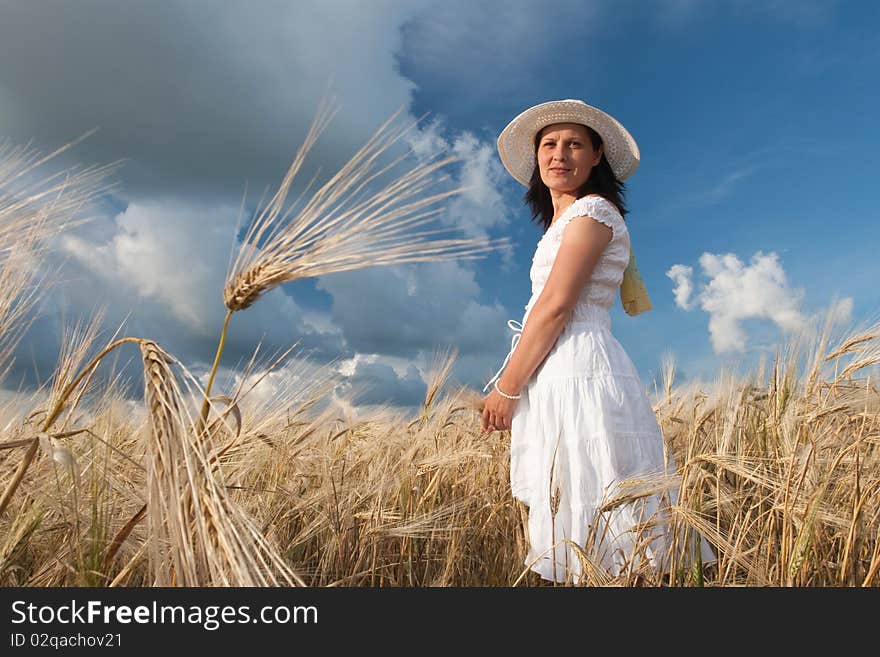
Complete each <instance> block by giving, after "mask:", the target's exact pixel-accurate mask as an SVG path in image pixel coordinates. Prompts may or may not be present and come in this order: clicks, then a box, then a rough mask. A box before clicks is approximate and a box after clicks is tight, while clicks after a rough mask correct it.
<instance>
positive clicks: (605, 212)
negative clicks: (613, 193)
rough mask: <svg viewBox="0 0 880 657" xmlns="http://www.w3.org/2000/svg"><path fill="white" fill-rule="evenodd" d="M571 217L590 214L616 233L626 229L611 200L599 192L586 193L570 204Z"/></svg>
mask: <svg viewBox="0 0 880 657" xmlns="http://www.w3.org/2000/svg"><path fill="white" fill-rule="evenodd" d="M572 206H573V207H572V210H573V211H572V212H571V213H570V216H571V217H579V216H590V217H592V218H593V219H595V220H596V221H599V222H601V223H603V224H606V225H607V226H609V227H610V228H611V229H612V230H613V231H614V234H615V235H616V234H617V233H619V232H622V231H625V230H626V222H625V221H624V220H623V216H622V215H621V214H620V211H619V210H618V209H617V206H616V205H614V204H613V203H612V202H611V201H609V200H608V199H606V198H605V197H604V196H600V195H599V194H587V195H586V196H581V197H580V198H579V199H578V200H576V201H575V202H574V203H573V204H572Z"/></svg>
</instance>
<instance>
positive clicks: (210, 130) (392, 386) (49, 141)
mask: <svg viewBox="0 0 880 657" xmlns="http://www.w3.org/2000/svg"><path fill="white" fill-rule="evenodd" d="M471 9H472V11H473V12H474V13H475V15H476V17H478V18H479V19H480V20H483V21H484V22H488V23H491V22H492V21H495V20H498V18H497V16H498V15H499V13H498V12H497V11H495V10H494V9H491V8H486V7H484V6H480V7H478V8H474V7H471ZM503 15H505V16H508V14H503ZM503 20H505V21H508V22H509V23H510V24H509V25H508V26H507V27H508V28H509V30H508V33H509V34H510V35H514V36H515V35H517V34H523V33H528V32H530V31H531V29H532V23H531V21H530V19H526V18H525V17H524V16H523V14H522V12H509V16H508V18H504V19H503ZM423 23H427V25H423V27H424V30H425V31H424V32H423V33H422V36H424V37H425V38H426V39H428V38H430V43H428V42H427V41H425V42H424V44H422V43H419V41H418V40H416V41H413V39H412V37H413V34H414V33H418V32H419V30H421V29H422V27H420V25H422V24H423ZM453 24H455V25H456V26H457V27H456V30H453V31H452V32H449V31H447V27H448V26H449V25H453ZM469 24H470V25H474V23H469ZM460 27H461V23H460V12H459V11H457V10H456V11H449V10H448V8H447V7H446V6H444V5H436V3H429V2H427V0H425V1H422V0H415V1H413V0H399V1H398V0H380V1H379V2H371V3H355V2H345V1H343V2H332V3H328V2H324V0H306V1H304V2H298V3H293V4H291V3H289V2H284V1H282V0H266V1H265V2H260V3H256V4H248V5H245V4H233V5H229V6H224V7H223V9H222V10H219V11H218V10H217V7H216V6H215V3H213V2H209V1H208V0H169V2H166V3H163V4H162V6H161V7H158V6H153V5H144V6H139V7H137V8H133V7H130V6H128V5H125V4H124V3H123V4H120V3H116V2H112V1H110V0H90V1H89V2H84V3H78V4H77V5H76V6H75V7H74V6H72V5H71V4H70V3H68V2H64V1H62V0H46V2H41V3H29V4H22V3H18V4H16V3H12V4H10V5H8V6H4V10H3V20H2V21H0V132H2V133H3V135H4V136H5V137H8V138H10V139H11V140H12V141H19V142H24V141H28V140H29V139H31V138H34V137H36V140H37V143H38V144H40V145H42V146H44V147H54V146H57V145H59V144H60V143H64V142H66V141H68V140H69V139H71V138H72V137H75V136H78V135H80V134H82V133H83V132H84V131H86V130H88V129H90V128H92V127H94V126H100V131H99V132H98V133H97V135H95V136H94V137H91V138H90V139H88V140H86V141H85V142H83V143H82V144H81V145H80V146H79V147H78V148H77V149H76V150H75V152H74V153H72V157H75V159H76V162H77V163H79V162H83V163H92V162H106V161H113V160H117V159H119V158H127V160H128V161H127V163H126V165H125V166H124V167H123V169H122V171H121V173H120V175H119V177H118V179H119V181H120V182H121V188H120V191H119V192H118V196H115V197H113V198H112V199H110V201H109V205H110V206H111V208H112V209H110V210H108V209H107V208H106V207H104V208H102V209H101V213H102V217H101V219H100V220H99V221H96V222H94V223H92V224H90V225H88V226H85V227H82V228H81V229H78V230H77V231H74V232H71V233H68V234H65V235H63V236H62V237H61V238H60V240H59V242H58V247H59V251H60V253H61V255H63V256H64V257H66V262H65V263H64V269H63V272H62V275H61V280H60V282H59V285H57V286H56V287H55V288H53V289H52V290H51V291H50V292H49V293H48V294H47V295H46V296H45V297H44V299H43V304H42V310H43V316H42V317H41V318H40V319H38V321H37V322H36V323H35V324H34V327H33V329H32V331H31V332H30V333H29V334H28V336H27V337H26V339H25V341H24V342H23V343H22V349H21V350H20V351H19V352H18V358H17V362H16V368H18V370H17V372H16V373H17V374H19V375H21V374H23V372H24V371H25V369H28V368H30V366H31V364H33V368H34V369H39V371H40V372H42V373H45V372H46V371H51V369H52V368H53V367H54V363H55V357H56V355H57V351H58V349H57V346H58V344H59V341H60V335H61V332H62V324H64V325H69V324H71V323H73V322H75V321H76V320H77V319H78V318H79V317H83V316H87V315H89V314H90V313H91V312H93V311H94V310H95V309H96V308H97V307H98V306H103V307H105V308H106V311H107V312H106V317H107V320H106V325H107V326H108V327H109V329H110V330H111V331H112V330H113V329H115V328H116V326H117V325H119V324H120V323H121V322H122V321H123V320H126V321H127V326H126V332H127V333H128V334H131V335H139V336H143V337H148V338H151V339H154V340H156V341H158V342H159V343H160V344H162V346H163V347H165V348H166V349H168V350H169V351H171V352H172V353H174V354H175V355H176V356H178V357H179V358H180V359H181V360H182V361H183V362H185V363H187V364H188V366H191V368H192V369H193V371H194V372H201V371H203V368H204V367H205V366H209V365H210V363H211V360H212V358H213V355H214V350H215V349H216V341H217V337H218V335H219V331H220V327H221V325H222V321H223V316H224V314H225V308H224V306H223V303H222V286H223V282H224V278H225V273H226V265H227V261H228V256H229V252H230V248H231V247H233V241H234V239H235V228H236V223H237V220H238V219H239V216H238V215H239V204H240V200H241V194H242V192H243V191H244V188H245V183H246V182H247V184H248V190H249V194H248V199H247V201H248V203H252V202H253V201H254V200H255V198H256V197H258V196H259V195H260V193H261V192H262V191H263V190H264V189H269V190H273V189H274V188H275V186H277V184H278V182H279V180H280V179H281V177H282V175H283V173H284V172H285V171H286V169H287V167H288V166H289V164H290V160H291V158H292V156H293V154H294V152H295V150H296V149H297V148H298V146H299V144H300V143H301V141H302V138H303V136H304V135H305V132H306V130H307V128H308V126H309V123H310V122H311V120H312V118H313V114H314V112H315V109H316V108H317V105H318V101H319V99H320V98H321V97H322V96H323V95H324V94H325V92H327V91H330V92H332V93H333V94H334V95H335V97H336V98H337V99H338V100H339V103H340V109H339V112H338V113H337V114H336V116H335V118H334V119H333V121H332V122H331V123H330V126H329V128H328V129H327V131H326V132H325V133H324V135H323V136H322V137H321V139H320V140H319V141H318V143H317V145H316V147H315V149H314V150H313V151H312V153H311V154H310V157H309V159H308V160H307V163H306V165H305V167H304V169H303V171H302V172H301V174H300V175H299V177H298V180H297V181H295V184H294V187H295V189H293V190H292V192H291V198H295V197H296V195H297V192H299V191H300V190H301V186H302V185H304V184H305V182H307V181H308V180H309V179H310V178H311V176H312V174H313V173H314V172H315V171H316V169H317V168H318V165H320V169H321V172H322V174H323V175H329V174H331V173H332V172H334V171H336V170H338V167H339V166H340V165H341V164H342V163H343V162H345V161H346V160H347V159H348V158H349V157H350V156H351V155H352V154H353V153H354V152H355V151H356V150H357V148H359V147H360V146H361V145H362V144H363V143H364V142H365V141H366V139H368V138H369V137H370V136H371V135H372V134H373V132H374V131H375V129H376V128H377V127H378V126H379V125H381V123H382V122H384V121H385V120H386V119H387V118H388V117H389V116H390V115H391V114H392V113H393V112H395V111H397V110H399V109H400V108H404V113H403V116H402V117H401V120H404V121H405V120H407V119H408V118H411V117H410V116H409V111H410V109H409V108H410V107H411V106H412V105H413V104H414V96H415V94H416V93H417V92H418V87H417V84H416V83H415V82H414V81H413V80H414V79H415V78H414V77H412V76H411V75H408V74H407V73H406V72H405V71H404V70H403V69H404V68H406V67H405V66H404V62H410V61H412V60H413V58H416V59H420V61H422V63H425V61H426V60H425V59H424V58H422V55H426V56H428V57H430V54H431V52H435V53H438V54H439V53H441V51H442V50H443V49H444V48H446V47H448V46H450V45H453V46H454V45H455V44H456V42H457V41H458V36H457V35H458V34H459V31H460V30H459V28H460ZM466 32H467V39H475V40H476V41H474V42H475V43H478V42H479V43H485V39H483V38H482V36H481V34H483V31H482V30H481V29H476V30H475V29H473V28H471V27H469V28H468V29H467V30H466ZM404 33H405V34H404ZM34 43H40V44H41V46H40V56H39V57H28V56H22V53H25V54H27V53H33V52H35V51H34V49H33V48H34V46H33V44H34ZM423 45H424V49H423V48H422V46H423ZM523 56H525V55H523ZM447 65H448V60H447V61H446V63H445V64H444V67H446V68H449V67H448V66H447ZM452 68H457V67H455V66H453V67H452ZM410 70H413V71H415V70H417V69H410ZM425 72H426V73H428V72H427V71H425ZM505 84H508V85H515V84H516V82H515V80H513V79H511V78H506V81H505ZM511 88H513V87H511ZM431 106H433V104H431ZM453 125H454V124H453ZM400 146H401V148H402V147H403V145H400ZM410 146H411V147H412V148H413V149H414V150H415V152H416V154H417V155H422V156H426V155H428V154H435V153H437V152H440V151H446V152H448V153H449V154H452V155H456V156H457V157H459V158H460V160H461V162H460V165H459V166H457V167H455V168H454V169H452V173H451V175H452V179H451V180H450V181H448V182H449V184H451V185H455V186H464V187H466V191H465V192H464V193H463V194H461V195H459V196H456V197H454V198H453V199H452V200H451V201H450V202H449V203H448V204H447V206H446V207H445V208H444V215H443V217H442V221H443V222H444V223H445V224H446V225H448V226H449V227H450V228H455V229H459V230H461V231H463V232H464V233H466V234H468V235H470V236H486V235H488V234H489V232H490V231H493V230H497V229H499V228H504V227H506V226H507V225H508V219H507V217H508V212H507V210H506V208H505V206H504V202H503V197H502V194H501V192H500V188H501V187H502V184H503V181H504V180H506V174H504V172H503V170H502V168H501V166H500V164H499V162H498V161H497V156H496V154H495V149H494V144H493V143H491V141H487V140H486V139H484V138H482V137H481V136H479V133H478V132H467V131H457V130H452V129H450V130H447V129H446V128H445V123H444V119H443V117H438V118H436V119H435V120H434V122H433V123H431V124H430V125H429V126H426V127H422V128H420V129H419V130H416V131H414V132H413V133H412V139H411V143H410ZM395 154H396V153H395ZM320 179H321V178H320V177H319V180H320ZM297 185H299V186H300V187H299V188H297ZM512 255H513V254H512V251H508V252H506V253H505V254H504V255H503V257H504V258H505V259H506V260H505V262H506V263H507V264H508V265H509V264H510V258H512ZM52 257H56V256H55V255H53V256H52ZM483 297H484V293H483V291H482V290H481V289H480V286H479V285H478V283H477V280H476V276H475V272H474V271H473V270H472V269H470V268H469V265H468V264H466V263H437V264H425V265H414V266H405V267H398V268H373V269H370V270H362V271H357V272H350V273H344V274H338V275H335V276H333V277H327V278H325V279H320V280H318V281H317V282H312V281H310V282H309V284H305V283H303V284H302V285H301V284H300V282H297V283H294V284H292V285H290V286H284V288H283V289H282V288H279V289H276V290H273V291H272V292H270V293H269V294H268V295H266V297H265V298H264V299H262V300H261V301H260V302H259V303H257V304H255V305H254V306H253V307H251V308H249V309H248V310H247V311H246V312H242V313H238V314H236V316H235V318H234V319H233V321H232V322H231V324H230V330H229V335H228V336H227V344H226V351H225V353H224V364H229V363H235V362H237V361H242V360H245V359H247V358H248V357H249V356H250V354H251V352H252V351H253V349H254V347H255V345H256V344H257V343H258V342H262V343H263V345H264V347H265V348H266V349H270V350H271V349H278V348H286V347H287V346H289V345H290V344H292V343H293V342H294V341H297V340H301V344H302V346H303V349H305V350H308V351H309V353H310V354H311V355H312V356H313V357H314V358H316V359H320V360H324V361H327V360H330V359H333V358H338V357H349V358H351V357H355V356H357V355H358V354H365V355H371V357H372V355H378V356H379V357H380V360H378V361H372V362H366V361H363V362H361V361H358V363H359V365H358V368H359V369H358V368H355V370H353V371H352V372H350V373H349V377H350V378H352V379H356V380H358V381H361V382H371V384H372V386H373V393H372V394H373V395H374V396H375V398H383V399H384V398H387V397H393V396H394V395H395V394H401V395H403V397H404V398H406V399H411V394H410V393H408V392H407V391H408V390H411V389H414V388H418V386H417V385H416V382H415V378H414V375H413V371H412V370H411V369H410V366H415V367H417V366H416V365H415V364H416V363H421V362H423V361H424V357H425V356H424V355H425V354H426V353H429V352H431V351H433V350H434V349H435V348H436V347H438V346H440V347H443V346H448V345H455V346H456V347H458V348H459V349H460V351H461V354H462V355H461V363H462V365H461V368H460V369H459V370H458V371H459V372H460V373H464V372H466V373H467V375H473V374H475V373H477V372H479V373H482V372H484V371H485V370H487V369H488V368H489V367H491V365H492V364H494V360H495V358H496V357H497V356H503V353H504V352H505V351H506V349H502V348H500V347H499V344H500V343H503V339H504V337H505V336H504V334H505V320H506V319H507V312H506V311H505V310H504V308H503V307H502V306H501V305H500V304H498V303H496V302H492V301H486V300H485V299H484V298H483ZM62 316H63V318H62ZM49 345H51V347H49ZM502 346H503V344H502ZM395 359H396V360H395ZM134 360H135V365H134V366H133V368H132V370H131V379H132V380H134V381H137V380H138V379H139V376H140V373H139V372H138V369H137V367H138V366H137V363H136V359H134ZM392 361H393V362H392ZM398 361H400V363H403V362H404V361H408V362H407V363H406V364H405V365H400V364H399V363H398ZM389 363H391V364H390V365H389ZM386 366H391V367H392V370H393V372H394V376H393V377H392V376H391V374H390V373H389V372H388V370H387V369H386ZM462 376H466V375H465V374H462ZM420 394H423V390H422V392H421V393H420ZM407 395H410V396H409V397H407Z"/></svg>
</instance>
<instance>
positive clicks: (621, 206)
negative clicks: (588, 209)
mask: <svg viewBox="0 0 880 657" xmlns="http://www.w3.org/2000/svg"><path fill="white" fill-rule="evenodd" d="M546 127H547V126H545V128H546ZM584 127H585V128H586V129H587V134H588V135H589V136H590V141H591V142H593V148H594V149H598V148H599V146H601V145H602V137H600V136H599V133H598V132H596V131H595V130H593V129H592V128H591V127H590V126H588V125H585V126H584ZM543 132H544V128H541V129H540V130H538V134H536V135H535V143H534V149H535V153H536V154H537V152H538V144H539V143H540V142H541V133H543ZM625 188H626V184H625V183H623V182H621V181H619V180H618V179H617V176H615V175H614V171H613V170H612V169H611V164H610V163H609V162H608V159H607V158H606V157H605V152H604V150H603V152H602V159H601V160H599V164H597V165H596V166H594V167H593V170H592V171H590V177H589V178H587V182H585V183H584V184H583V185H581V187H580V188H579V189H578V190H577V197H578V198H581V197H582V196H586V195H587V194H598V195H599V196H602V197H603V198H604V199H605V200H606V201H608V202H609V203H611V204H612V205H614V206H615V207H617V210H618V211H619V212H620V216H621V217H624V218H626V212H627V210H626V205H625V201H624V198H623V197H624V194H625V193H626V189H625ZM523 201H525V203H526V204H527V205H528V206H529V207H530V208H531V209H532V220H533V221H534V222H535V223H537V224H539V225H543V229H544V231H546V230H547V229H548V228H549V227H550V223H551V222H552V221H553V200H552V198H551V197H550V190H549V189H548V187H547V185H545V184H544V181H543V180H541V170H540V168H539V167H538V158H537V155H536V156H535V168H534V169H533V170H532V177H531V179H530V180H529V191H527V192H526V194H525V196H524V197H523Z"/></svg>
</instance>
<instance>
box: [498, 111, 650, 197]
mask: <svg viewBox="0 0 880 657" xmlns="http://www.w3.org/2000/svg"><path fill="white" fill-rule="evenodd" d="M554 123H580V124H581V125H586V126H589V127H591V128H592V129H593V130H595V131H596V132H598V133H599V136H600V137H602V141H603V149H604V151H605V157H606V158H607V159H608V163H609V164H610V165H611V169H612V170H613V171H614V175H615V176H616V177H617V179H618V180H621V181H622V180H626V179H627V178H628V177H629V176H630V175H632V173H633V171H635V170H636V167H638V166H639V147H638V145H637V144H636V140H635V139H633V136H632V135H631V134H629V132H628V131H627V129H626V128H624V127H623V126H622V125H621V124H620V122H619V121H618V120H617V119H615V118H614V117H613V116H611V115H610V114H606V113H605V112H603V111H602V110H600V109H599V108H597V107H593V106H592V105H587V104H586V103H585V102H584V101H582V100H574V99H571V98H569V99H567V100H551V101H550V102H547V103H541V104H539V105H535V106H534V107H530V108H529V109H527V110H526V111H525V112H523V113H522V114H520V115H519V116H517V117H516V118H515V119H513V121H511V122H510V123H508V124H507V127H506V128H504V130H502V131H501V134H500V135H498V154H499V155H500V156H501V162H502V163H503V164H504V167H505V168H506V169H507V171H508V172H509V173H510V175H511V176H513V177H514V178H516V179H517V180H518V181H519V182H521V183H522V184H523V185H525V186H526V187H528V186H529V180H530V179H531V177H532V171H534V169H535V135H537V134H538V131H539V130H541V128H546V127H547V126H548V125H552V124H554Z"/></svg>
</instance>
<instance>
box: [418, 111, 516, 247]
mask: <svg viewBox="0 0 880 657" xmlns="http://www.w3.org/2000/svg"><path fill="white" fill-rule="evenodd" d="M442 132H443V122H442V121H440V120H434V121H433V122H431V123H430V124H428V125H426V126H425V127H424V128H423V129H421V130H418V131H416V132H413V133H411V134H410V135H409V136H408V140H407V141H408V143H409V145H410V148H412V150H413V153H415V155H416V156H417V157H419V158H432V157H435V156H436V155H437V154H438V153H445V154H449V155H452V156H454V157H456V158H458V160H459V163H458V167H457V172H456V175H455V180H454V181H453V186H454V187H457V188H463V191H462V192H461V193H460V194H458V195H456V196H454V197H453V198H452V200H451V201H450V202H449V204H448V205H447V210H446V213H445V216H444V220H445V222H446V223H447V224H449V225H452V226H455V227H456V228H459V229H461V230H462V231H463V232H464V233H466V234H467V235H469V236H474V237H482V238H488V237H489V234H488V231H489V230H490V229H492V228H498V227H503V226H507V225H508V224H509V221H508V219H507V217H508V215H509V211H508V208H507V206H506V204H505V202H504V195H503V194H502V193H501V189H500V188H501V184H502V181H504V180H506V177H507V174H506V172H505V171H504V169H503V168H502V166H501V164H500V162H499V160H498V157H497V155H496V152H495V146H494V144H490V143H489V142H485V141H482V140H480V139H478V138H477V137H476V136H475V135H473V134H472V133H470V132H467V131H465V132H460V133H458V134H457V135H455V136H454V137H452V138H451V139H446V138H445V137H444V136H443V134H442ZM504 253H505V255H506V256H508V257H509V256H510V255H511V250H507V251H505V252H504Z"/></svg>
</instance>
